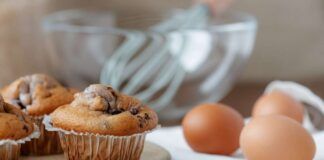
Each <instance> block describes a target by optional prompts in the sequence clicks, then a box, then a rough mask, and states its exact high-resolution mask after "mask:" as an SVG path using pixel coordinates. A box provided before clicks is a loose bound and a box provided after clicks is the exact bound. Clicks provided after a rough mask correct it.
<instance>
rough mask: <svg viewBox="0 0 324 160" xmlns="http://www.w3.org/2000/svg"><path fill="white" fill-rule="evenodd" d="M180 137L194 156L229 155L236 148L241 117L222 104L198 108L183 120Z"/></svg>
mask: <svg viewBox="0 0 324 160" xmlns="http://www.w3.org/2000/svg"><path fill="white" fill-rule="evenodd" d="M182 126H183V133H184V136H185V139H186V141H187V142H188V144H189V146H190V147H191V148H192V149H193V150H195V151H198V152H203V153H210V154H222V155H230V154H232V153H233V152H235V151H236V150H237V149H238V147H239V136H240V132H241V130H242V129H243V126H244V119H243V117H242V116H241V115H240V114H239V113H238V112H237V111H235V110H234V109H232V108H231V107H229V106H226V105H223V104H201V105H199V106H197V107H195V108H194V109H192V110H191V111H190V112H188V113H187V114H186V116H185V118H184V119H183V123H182Z"/></svg>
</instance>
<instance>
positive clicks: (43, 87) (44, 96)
mask: <svg viewBox="0 0 324 160" xmlns="http://www.w3.org/2000/svg"><path fill="white" fill-rule="evenodd" d="M0 92H1V94H2V95H3V97H4V99H5V100H6V101H7V102H9V103H11V104H13V105H15V106H17V107H18V108H20V109H21V110H22V111H24V112H25V113H27V114H28V115H29V116H30V117H31V118H32V119H33V121H34V123H35V124H36V125H38V127H39V129H40V132H41V136H40V138H39V139H35V140H33V141H30V142H27V143H26V144H24V145H22V154H23V155H28V154H33V155H48V154H57V153H62V148H61V146H60V143H59V137H58V135H57V133H55V132H47V131H46V130H45V127H44V125H43V124H42V120H43V116H44V115H46V114H50V113H51V112H53V111H54V110H55V109H56V108H58V107H59V106H61V105H64V104H68V103H70V102H71V101H72V100H73V94H74V93H75V91H73V90H70V89H68V88H65V87H63V86H62V85H61V84H59V83H58V82H57V81H56V80H55V79H53V78H52V77H50V76H47V75H44V74H33V75H28V76H24V77H21V78H19V79H17V80H15V81H14V82H12V83H11V84H10V85H8V86H6V87H4V88H3V89H2V90H1V91H0Z"/></svg>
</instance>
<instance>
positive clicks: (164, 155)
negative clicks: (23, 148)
mask: <svg viewBox="0 0 324 160" xmlns="http://www.w3.org/2000/svg"><path fill="white" fill-rule="evenodd" d="M21 160H65V158H64V156H63V155H52V156H38V157H34V156H29V157H22V158H21ZM141 160H171V156H170V154H169V152H168V151H167V150H165V149H164V148H162V147H161V146H159V145H156V144H154V143H151V142H146V143H145V146H144V150H143V153H142V156H141Z"/></svg>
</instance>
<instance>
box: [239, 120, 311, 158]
mask: <svg viewBox="0 0 324 160" xmlns="http://www.w3.org/2000/svg"><path fill="white" fill-rule="evenodd" d="M240 146H241V148H242V151H243V154H244V155H245V157H246V158H247V159H248V160H312V159H313V157H314V155H315V150H316V147H315V143H314V140H313V138H312V137H311V135H310V134H309V133H308V132H307V131H306V130H305V129H304V128H303V127H302V126H301V125H300V124H299V123H298V122H296V121H294V120H292V119H291V118H288V117H286V116H281V115H268V116H262V117H256V118H253V119H252V120H251V122H249V123H248V124H247V125H246V126H245V127H244V129H243V131H242V133H241V136H240Z"/></svg>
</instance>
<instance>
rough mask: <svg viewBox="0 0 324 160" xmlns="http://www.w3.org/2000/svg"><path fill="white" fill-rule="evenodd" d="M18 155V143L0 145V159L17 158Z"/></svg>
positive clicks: (15, 159) (14, 159) (12, 159)
mask: <svg viewBox="0 0 324 160" xmlns="http://www.w3.org/2000/svg"><path fill="white" fill-rule="evenodd" d="M19 156H20V144H17V145H13V144H9V143H5V144H3V145H0V159H1V160H17V159H19Z"/></svg>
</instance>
